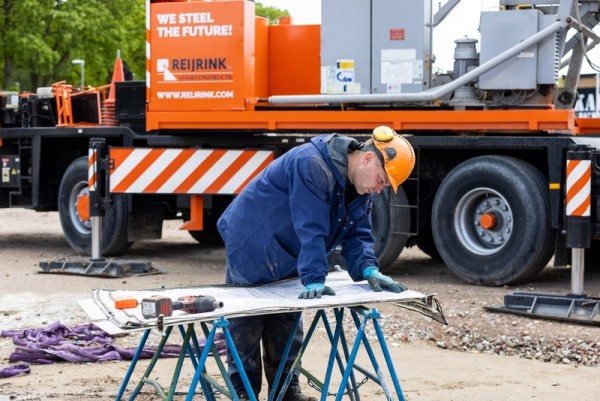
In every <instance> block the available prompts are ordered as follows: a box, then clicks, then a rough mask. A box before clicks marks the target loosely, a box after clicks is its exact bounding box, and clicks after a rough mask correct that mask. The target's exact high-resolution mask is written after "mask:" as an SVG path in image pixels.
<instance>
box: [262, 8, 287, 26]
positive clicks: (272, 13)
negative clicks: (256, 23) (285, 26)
mask: <svg viewBox="0 0 600 401" xmlns="http://www.w3.org/2000/svg"><path fill="white" fill-rule="evenodd" d="M255 14H256V15H258V16H259V17H264V18H267V19H268V20H269V24H271V25H276V24H277V23H278V22H279V17H289V16H290V12H289V11H288V10H282V9H280V8H277V7H269V6H264V5H263V4H262V3H256V6H255Z"/></svg>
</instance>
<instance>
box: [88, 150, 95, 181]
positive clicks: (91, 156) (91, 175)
mask: <svg viewBox="0 0 600 401" xmlns="http://www.w3.org/2000/svg"><path fill="white" fill-rule="evenodd" d="M95 187H96V149H93V148H90V149H89V151H88V189H89V190H90V191H93V190H94V188H95Z"/></svg>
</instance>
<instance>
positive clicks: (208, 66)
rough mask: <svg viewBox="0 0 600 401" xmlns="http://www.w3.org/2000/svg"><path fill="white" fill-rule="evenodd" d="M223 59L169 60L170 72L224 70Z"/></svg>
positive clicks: (225, 67) (225, 66)
mask: <svg viewBox="0 0 600 401" xmlns="http://www.w3.org/2000/svg"><path fill="white" fill-rule="evenodd" d="M225 60H226V59H225V58H224V57H223V58H176V59H173V60H171V70H172V71H190V72H194V71H202V70H226V69H227V65H226V64H225Z"/></svg>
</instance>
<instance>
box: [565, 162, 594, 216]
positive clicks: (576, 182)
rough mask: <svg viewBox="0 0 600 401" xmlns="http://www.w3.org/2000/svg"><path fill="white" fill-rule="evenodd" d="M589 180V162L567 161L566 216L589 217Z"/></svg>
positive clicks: (590, 178)
mask: <svg viewBox="0 0 600 401" xmlns="http://www.w3.org/2000/svg"><path fill="white" fill-rule="evenodd" d="M591 180H592V162H591V160H567V188H566V190H567V195H566V203H567V205H566V214H567V216H589V215H590V209H591Z"/></svg>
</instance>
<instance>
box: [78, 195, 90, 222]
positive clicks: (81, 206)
mask: <svg viewBox="0 0 600 401" xmlns="http://www.w3.org/2000/svg"><path fill="white" fill-rule="evenodd" d="M76 209H77V215H78V216H79V219H80V220H81V221H86V222H87V221H89V220H90V197H89V196H88V194H80V195H79V196H78V197H77V204H76Z"/></svg>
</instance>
